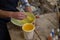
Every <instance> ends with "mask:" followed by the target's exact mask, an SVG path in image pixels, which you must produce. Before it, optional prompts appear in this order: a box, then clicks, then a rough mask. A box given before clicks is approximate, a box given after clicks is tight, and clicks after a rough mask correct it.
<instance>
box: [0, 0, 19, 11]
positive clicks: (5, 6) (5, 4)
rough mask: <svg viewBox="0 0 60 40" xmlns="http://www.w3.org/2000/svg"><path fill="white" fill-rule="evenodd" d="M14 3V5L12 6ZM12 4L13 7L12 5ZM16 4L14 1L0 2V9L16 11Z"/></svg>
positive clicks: (3, 0)
mask: <svg viewBox="0 0 60 40" xmlns="http://www.w3.org/2000/svg"><path fill="white" fill-rule="evenodd" d="M13 2H14V4H13ZM12 4H13V5H12ZM16 7H17V3H15V1H12V0H10V1H9V2H8V1H6V0H0V9H1V10H6V11H18V10H17V9H16Z"/></svg>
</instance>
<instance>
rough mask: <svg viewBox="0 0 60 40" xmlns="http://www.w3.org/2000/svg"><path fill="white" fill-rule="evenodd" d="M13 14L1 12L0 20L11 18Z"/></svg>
mask: <svg viewBox="0 0 60 40" xmlns="http://www.w3.org/2000/svg"><path fill="white" fill-rule="evenodd" d="M12 13H13V12H9V11H4V10H0V18H6V17H11V15H12Z"/></svg>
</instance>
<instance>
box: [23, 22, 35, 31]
mask: <svg viewBox="0 0 60 40" xmlns="http://www.w3.org/2000/svg"><path fill="white" fill-rule="evenodd" d="M34 29H35V26H34V25H33V24H31V23H26V24H24V25H23V27H22V30H23V31H25V32H31V31H33V30H34Z"/></svg>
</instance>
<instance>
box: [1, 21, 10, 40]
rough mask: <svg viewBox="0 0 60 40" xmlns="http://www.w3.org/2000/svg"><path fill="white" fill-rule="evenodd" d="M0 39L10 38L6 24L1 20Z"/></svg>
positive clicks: (6, 39) (7, 39)
mask: <svg viewBox="0 0 60 40" xmlns="http://www.w3.org/2000/svg"><path fill="white" fill-rule="evenodd" d="M0 40H11V38H10V35H9V32H8V29H7V24H6V23H5V22H3V21H0Z"/></svg>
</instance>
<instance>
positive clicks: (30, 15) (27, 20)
mask: <svg viewBox="0 0 60 40" xmlns="http://www.w3.org/2000/svg"><path fill="white" fill-rule="evenodd" d="M25 14H26V15H27V18H25V19H24V20H17V19H14V18H11V22H12V23H13V24H15V25H17V26H22V25H24V24H25V23H33V22H34V21H35V16H34V14H33V13H29V12H25Z"/></svg>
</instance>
